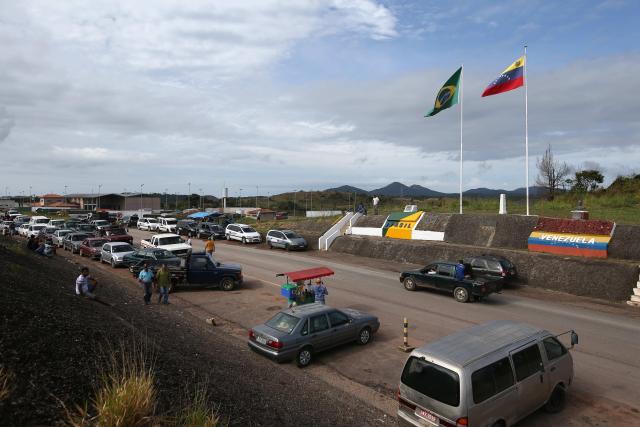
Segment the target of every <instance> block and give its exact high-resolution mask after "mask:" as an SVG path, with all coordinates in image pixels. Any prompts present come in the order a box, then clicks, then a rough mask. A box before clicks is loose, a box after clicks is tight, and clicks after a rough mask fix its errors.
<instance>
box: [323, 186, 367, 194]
mask: <svg viewBox="0 0 640 427" xmlns="http://www.w3.org/2000/svg"><path fill="white" fill-rule="evenodd" d="M324 191H326V192H336V193H356V194H369V192H368V191H367V190H363V189H362V188H358V187H353V186H351V185H343V186H341V187H335V188H327V189H326V190H324Z"/></svg>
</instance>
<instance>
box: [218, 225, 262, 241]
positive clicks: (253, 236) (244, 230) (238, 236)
mask: <svg viewBox="0 0 640 427" xmlns="http://www.w3.org/2000/svg"><path fill="white" fill-rule="evenodd" d="M224 235H225V238H226V239H227V240H239V241H241V242H242V243H260V242H261V241H262V238H261V237H260V233H258V232H257V231H256V230H255V229H254V228H253V227H249V226H248V225H246V224H229V225H227V228H226V229H225V231H224Z"/></svg>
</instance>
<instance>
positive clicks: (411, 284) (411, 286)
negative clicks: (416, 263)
mask: <svg viewBox="0 0 640 427" xmlns="http://www.w3.org/2000/svg"><path fill="white" fill-rule="evenodd" d="M402 284H403V285H404V288H405V289H406V290H408V291H415V290H416V289H417V288H418V287H417V286H416V282H415V280H413V278H411V277H405V279H404V280H403V281H402Z"/></svg>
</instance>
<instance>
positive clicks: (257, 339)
mask: <svg viewBox="0 0 640 427" xmlns="http://www.w3.org/2000/svg"><path fill="white" fill-rule="evenodd" d="M256 341H258V342H259V343H260V344H263V345H267V340H266V339H265V338H262V337H256Z"/></svg>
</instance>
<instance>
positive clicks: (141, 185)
mask: <svg viewBox="0 0 640 427" xmlns="http://www.w3.org/2000/svg"><path fill="white" fill-rule="evenodd" d="M142 187H144V184H140V218H142Z"/></svg>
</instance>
